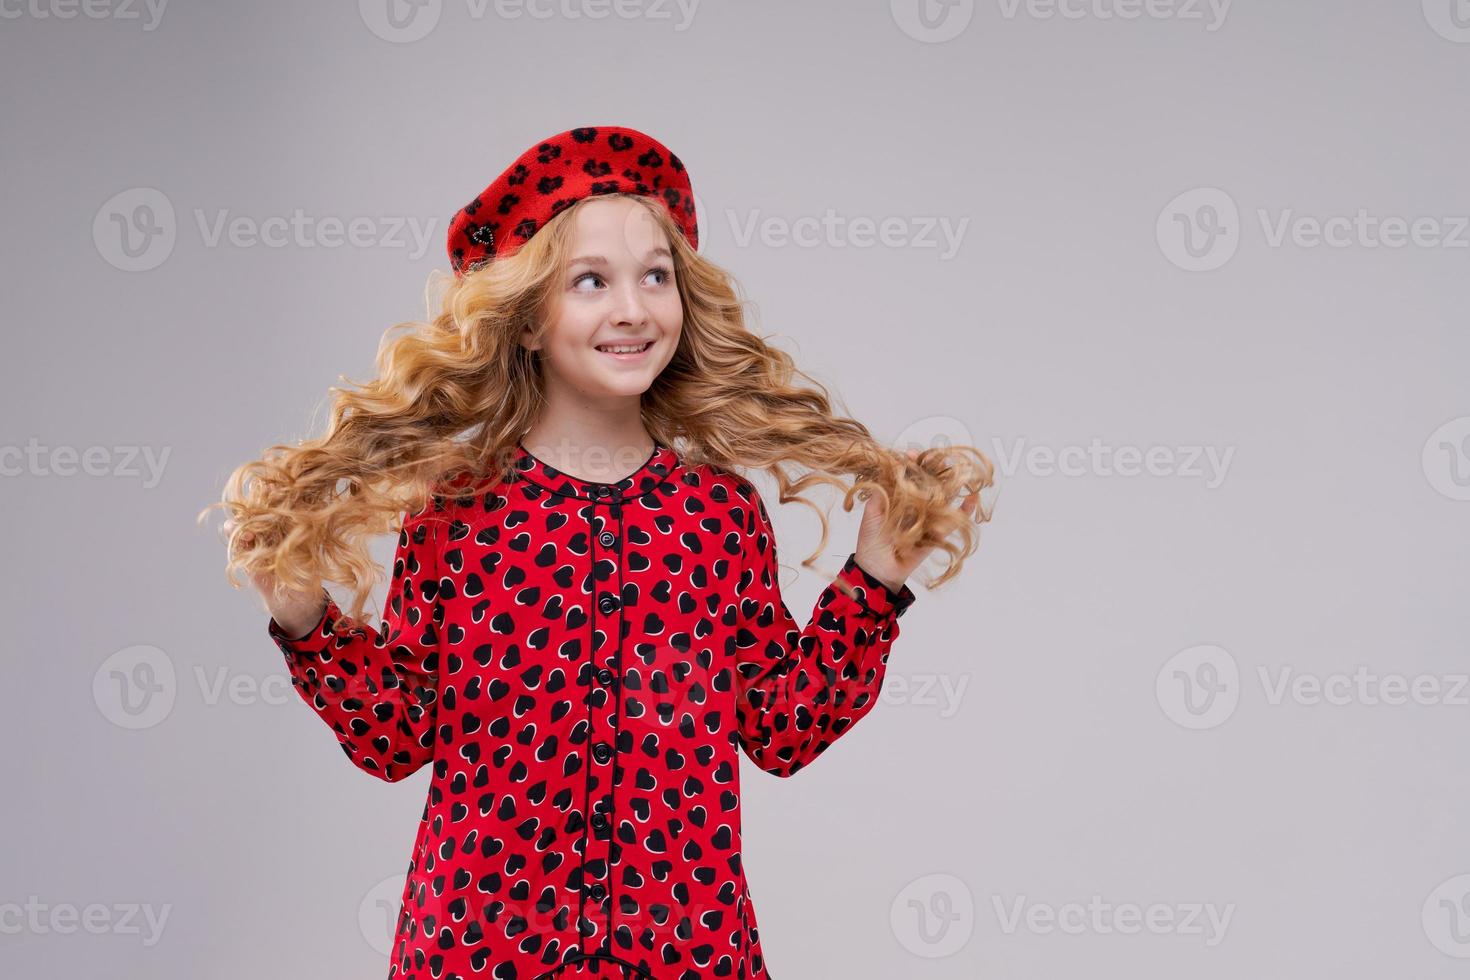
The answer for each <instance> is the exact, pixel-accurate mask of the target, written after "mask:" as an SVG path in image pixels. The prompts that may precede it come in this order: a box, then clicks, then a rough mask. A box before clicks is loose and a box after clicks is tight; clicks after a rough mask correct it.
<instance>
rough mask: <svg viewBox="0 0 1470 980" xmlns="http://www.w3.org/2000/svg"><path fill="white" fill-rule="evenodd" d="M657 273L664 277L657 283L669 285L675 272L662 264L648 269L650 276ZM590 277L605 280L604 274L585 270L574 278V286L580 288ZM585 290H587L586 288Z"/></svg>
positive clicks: (599, 281)
mask: <svg viewBox="0 0 1470 980" xmlns="http://www.w3.org/2000/svg"><path fill="white" fill-rule="evenodd" d="M655 273H657V274H658V275H660V276H662V277H663V278H661V279H660V280H659V281H658V282H657V283H656V284H655V285H659V286H664V285H667V284H668V282H669V278H670V277H671V276H672V275H673V272H671V271H670V270H669V269H667V268H665V267H664V266H661V265H659V266H654V267H653V268H652V269H649V270H648V275H650V276H651V275H653V274H655ZM588 279H592V280H595V281H596V282H598V283H601V282H602V281H603V279H602V276H600V275H598V274H597V273H595V272H584V273H582V274H581V275H580V276H578V277H577V278H575V279H573V280H572V288H573V289H580V288H581V285H582V283H583V282H585V281H586V280H588ZM583 291H584V292H585V290H583Z"/></svg>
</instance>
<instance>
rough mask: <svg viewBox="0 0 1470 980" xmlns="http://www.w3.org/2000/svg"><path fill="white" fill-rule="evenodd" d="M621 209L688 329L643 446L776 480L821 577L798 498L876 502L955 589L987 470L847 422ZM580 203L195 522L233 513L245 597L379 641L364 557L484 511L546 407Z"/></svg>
mask: <svg viewBox="0 0 1470 980" xmlns="http://www.w3.org/2000/svg"><path fill="white" fill-rule="evenodd" d="M619 196H627V197H633V198H634V200H637V201H638V202H639V203H641V204H642V205H643V206H644V207H645V208H647V210H648V211H649V213H650V214H652V215H653V217H654V219H655V220H656V221H657V222H658V223H659V225H660V226H661V227H662V228H663V230H664V234H665V235H666V236H667V238H668V242H669V247H670V250H671V251H672V252H673V264H674V280H675V282H676V284H677V287H678V290H679V297H680V299H681V301H682V303H683V310H684V322H683V329H682V333H681V336H680V338H679V344H678V348H677V349H676V351H675V352H674V355H673V358H672V360H670V362H669V363H668V365H667V366H666V367H665V368H664V370H663V371H662V372H661V373H660V374H659V376H658V377H657V378H656V379H655V381H654V382H653V384H652V386H651V387H650V388H649V389H648V391H646V392H645V393H644V395H643V398H642V414H643V422H644V425H645V427H646V428H647V430H648V432H649V434H650V435H651V436H652V437H653V438H655V439H656V440H658V442H660V443H661V444H663V445H665V446H668V447H670V448H672V449H674V450H675V451H676V452H678V453H679V455H680V456H681V457H682V458H683V459H684V461H685V463H686V465H690V466H699V465H706V464H707V465H710V466H713V467H717V468H720V469H723V470H725V471H727V472H732V473H737V474H739V471H740V469H742V468H743V469H746V470H762V471H765V472H767V473H769V474H770V475H771V476H772V477H774V479H775V482H776V486H777V488H778V493H779V500H780V502H781V503H788V502H792V501H797V502H800V503H803V504H805V505H806V506H809V507H811V508H812V509H813V510H814V511H815V512H816V513H817V515H818V518H819V519H820V521H821V525H822V537H821V541H820V542H819V543H818V544H817V547H816V549H815V550H814V551H813V552H812V554H811V555H809V556H808V557H807V558H805V559H803V560H802V565H803V566H805V567H814V563H815V560H816V558H817V556H818V555H819V554H821V552H822V549H823V548H825V547H826V544H827V538H828V531H829V527H828V523H827V516H826V513H825V512H824V511H823V509H822V508H821V507H819V506H817V504H816V503H815V502H814V501H813V500H811V499H809V498H808V497H806V496H805V495H804V491H807V490H808V489H810V488H812V487H814V486H816V485H819V484H828V485H831V486H835V487H836V488H837V489H838V491H840V492H841V493H842V494H843V497H842V507H843V510H844V511H850V510H851V509H852V507H853V501H854V499H866V497H867V496H868V495H870V494H877V495H878V496H879V497H880V498H882V499H883V500H884V501H885V503H886V505H887V506H886V509H885V513H884V518H883V527H884V529H885V530H886V531H888V532H889V533H890V534H891V535H892V540H893V542H894V543H895V548H896V551H897V552H898V554H899V555H906V554H910V553H912V551H911V549H922V548H929V547H933V548H934V549H935V552H934V555H933V556H931V557H940V556H943V558H944V567H943V569H942V571H940V572H939V573H938V574H937V575H935V576H932V577H931V578H930V579H929V581H927V582H926V585H927V586H928V587H929V588H936V587H938V586H939V585H941V584H943V583H944V582H946V581H948V580H950V579H951V578H953V577H954V576H955V575H957V574H958V573H959V571H960V568H961V566H962V564H963V562H964V560H965V559H966V558H968V557H969V556H970V555H972V554H973V553H974V551H975V549H976V547H977V546H978V544H979V527H978V525H979V524H980V523H983V522H984V521H987V520H989V519H990V514H989V512H988V511H987V510H985V509H984V507H983V506H981V507H980V508H979V509H977V511H976V513H975V514H974V515H973V516H971V515H968V514H966V513H964V512H963V511H961V510H960V508H959V507H958V505H957V504H956V498H957V497H963V496H965V495H968V494H971V493H975V494H978V493H980V491H982V490H983V489H985V488H987V487H989V486H991V485H992V483H993V479H994V466H993V465H992V463H991V461H990V459H989V457H987V456H986V455H985V454H984V453H982V452H981V451H980V450H978V449H976V448H975V447H973V446H966V445H958V446H937V447H932V448H928V449H924V450H922V451H921V452H919V453H918V455H917V456H916V457H912V458H911V457H910V456H909V455H908V454H907V453H906V452H903V451H900V450H896V449H893V448H890V447H888V446H885V445H883V444H881V443H879V442H878V441H877V440H876V439H874V438H873V436H872V434H871V433H870V432H869V431H868V429H867V428H866V427H865V426H864V425H863V424H862V423H860V422H858V421H856V420H855V419H852V418H848V417H846V416H844V415H841V414H838V413H836V412H834V410H833V407H832V400H831V397H830V396H829V393H828V391H827V389H826V388H825V387H824V386H823V385H822V384H821V383H819V382H818V381H816V380H815V379H813V378H812V377H810V376H808V375H807V374H805V373H804V372H802V371H800V370H798V369H797V367H796V366H795V364H794V362H793V361H792V358H791V357H790V355H788V354H787V353H785V352H784V351H781V350H778V349H777V348H775V347H772V346H769V345H768V344H767V343H766V342H765V340H763V339H762V338H761V337H759V336H757V335H756V334H755V333H753V332H751V331H750V330H749V329H748V328H747V327H746V324H745V301H744V300H742V299H740V298H739V296H738V295H737V288H738V287H737V285H736V283H735V281H734V280H733V278H732V277H731V276H730V275H729V274H728V273H727V272H725V271H724V270H723V269H721V268H720V267H719V266H717V265H715V264H714V263H713V262H711V261H709V260H708V259H706V258H704V257H702V256H700V255H699V254H698V253H696V252H695V251H694V250H693V249H692V248H690V246H689V243H688V240H687V239H685V238H684V235H683V233H682V232H681V231H680V230H679V228H678V226H677V225H676V224H674V222H673V219H672V218H671V217H670V216H669V214H668V212H667V210H666V209H665V208H664V207H663V206H662V204H661V203H659V202H657V201H654V200H651V199H644V198H641V197H638V196H636V195H627V194H620V195H619ZM582 203H583V202H578V203H576V204H574V205H572V206H571V207H568V208H566V209H564V210H563V211H561V212H560V213H558V214H557V215H556V216H555V217H554V218H552V220H551V221H549V222H548V223H547V224H546V225H545V226H544V227H543V228H542V229H541V230H540V231H538V232H537V233H536V234H535V235H533V236H532V237H531V238H530V239H528V240H527V241H526V242H525V243H524V244H523V245H521V247H520V248H519V249H517V250H516V251H515V252H513V253H511V254H510V255H507V256H500V257H497V258H495V259H494V260H493V261H491V262H488V263H485V264H482V265H480V266H478V267H474V268H472V269H470V270H469V271H468V272H466V273H465V274H464V275H463V276H462V277H460V278H457V279H456V278H452V277H449V276H447V275H445V274H444V273H442V272H440V273H437V274H436V278H438V279H439V280H440V281H444V289H443V292H442V294H441V295H440V296H439V299H438V313H437V314H434V312H433V308H434V299H433V297H432V290H433V286H432V280H431V287H430V293H431V295H430V296H429V300H428V302H429V312H430V315H431V319H429V320H427V321H426V322H419V321H410V322H407V323H399V324H396V325H395V326H393V327H391V328H389V330H388V331H387V332H385V334H384V336H383V340H382V342H381V344H380V346H379V349H378V355H377V377H376V378H373V379H372V380H370V381H367V382H366V383H361V384H359V383H357V382H352V381H351V380H350V379H346V378H344V379H343V380H347V381H348V384H349V385H350V386H351V387H350V388H338V387H332V388H330V389H329V391H330V392H332V393H333V397H332V405H331V416H330V421H329V424H328V427H327V431H326V434H325V435H323V436H321V437H320V438H315V439H308V440H305V441H302V442H301V443H300V444H298V445H295V446H291V445H285V444H276V445H273V446H270V447H269V448H268V449H267V450H266V451H265V452H264V453H263V454H262V457H261V458H260V459H258V460H255V461H252V462H249V463H245V464H243V465H241V466H239V467H238V468H236V469H235V471H234V472H233V473H232V474H231V475H230V477H229V479H228V481H227V484H226V486H225V489H224V492H223V494H222V497H221V500H220V501H219V502H216V503H212V504H210V505H209V506H208V507H206V508H205V509H204V511H202V512H201V513H200V515H199V517H200V520H203V518H204V517H205V515H206V514H207V513H208V511H209V510H211V509H212V508H215V507H222V508H225V509H226V510H227V511H228V512H229V521H228V522H227V524H228V526H230V528H231V529H230V533H229V537H228V555H229V558H228V560H227V564H226V568H225V574H226V578H228V579H229V581H230V583H231V584H232V585H234V586H235V587H236V588H239V587H240V584H239V582H238V581H237V580H236V578H235V573H236V572H237V571H239V572H243V573H245V574H247V575H252V576H253V575H258V574H262V573H265V574H269V575H271V576H273V577H274V578H275V581H276V583H277V588H278V589H281V590H290V591H294V592H298V593H311V592H313V591H320V589H321V586H322V583H323V582H332V583H338V584H341V585H345V586H347V587H349V588H350V589H351V590H352V596H353V598H352V602H351V604H350V608H349V606H345V605H344V606H343V607H341V608H342V609H343V612H344V614H345V616H346V619H347V620H349V621H350V622H348V623H345V624H344V627H343V628H347V627H350V626H355V625H359V624H363V623H366V622H368V621H369V616H370V612H369V610H368V609H367V608H366V603H367V601H368V599H369V598H370V597H371V594H372V590H373V589H374V588H375V587H376V584H377V582H378V581H380V580H381V577H382V574H383V573H382V569H381V568H380V567H379V566H378V564H377V563H376V562H374V561H373V559H372V556H371V554H370V553H369V551H368V541H369V540H370V539H371V538H372V537H374V536H381V535H383V534H388V533H393V532H396V531H398V530H399V529H400V528H401V526H402V523H401V518H402V515H403V514H404V513H405V512H407V513H410V514H416V513H418V512H419V511H421V510H426V509H427V508H429V504H430V503H431V501H432V499H433V497H434V496H435V495H437V494H441V493H445V492H446V491H449V490H451V488H452V492H451V494H450V495H462V494H467V493H474V492H479V491H481V490H484V489H486V488H488V487H492V486H494V485H495V484H496V483H498V482H499V481H501V480H503V479H507V478H509V477H510V476H511V469H512V464H513V460H514V457H515V451H516V447H517V443H518V442H519V440H520V438H521V437H522V435H524V434H525V433H526V432H527V431H529V430H530V429H531V427H532V424H533V423H534V421H535V419H536V416H537V413H538V411H539V408H540V406H541V404H542V403H543V400H544V399H543V384H544V382H543V376H542V367H541V364H540V363H539V359H540V357H541V354H540V352H539V351H536V350H532V349H529V348H527V347H526V346H525V345H524V344H523V343H522V332H523V329H524V328H527V327H529V328H531V330H532V334H533V336H536V337H540V336H544V333H545V330H546V323H547V317H546V315H545V314H546V313H547V312H548V311H550V310H551V309H552V304H553V302H554V299H555V297H556V296H557V295H558V288H557V287H558V286H559V284H560V282H561V278H562V271H563V270H564V269H565V267H566V263H567V262H568V261H569V259H570V248H571V243H572V236H571V234H570V231H571V229H572V228H573V227H574V224H573V221H574V216H575V212H576V211H577V209H578V207H579V206H580V205H581V204H582ZM446 280H447V281H446ZM405 328H406V329H405ZM352 388H356V389H357V390H352ZM793 470H796V472H794V473H793V472H792V471H793Z"/></svg>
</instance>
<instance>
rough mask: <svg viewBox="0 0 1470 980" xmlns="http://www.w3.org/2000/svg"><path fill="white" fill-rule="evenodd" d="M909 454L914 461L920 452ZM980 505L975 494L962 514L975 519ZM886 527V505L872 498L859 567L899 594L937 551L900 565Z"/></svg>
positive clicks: (862, 531)
mask: <svg viewBox="0 0 1470 980" xmlns="http://www.w3.org/2000/svg"><path fill="white" fill-rule="evenodd" d="M908 454H909V458H910V459H913V458H914V457H915V456H918V455H919V451H918V450H917V449H910V450H909V451H908ZM979 505H980V495H979V494H978V493H974V494H971V495H970V496H968V497H966V498H965V500H964V502H963V503H961V504H960V510H961V511H962V512H963V513H965V514H966V515H968V516H970V517H974V515H975V508H976V507H978V506H979ZM882 524H883V501H882V500H881V499H880V498H879V497H876V496H874V497H869V498H868V500H867V503H865V504H864V505H863V519H862V523H861V524H860V525H859V526H858V543H857V551H856V554H857V563H858V564H859V565H861V566H862V568H863V571H865V572H867V573H868V574H869V575H871V576H873V577H874V578H876V579H877V580H878V581H880V582H882V583H883V584H884V585H886V586H888V587H889V588H890V589H892V590H893V591H894V592H897V591H899V590H900V589H902V588H903V584H904V582H905V581H907V580H908V577H909V576H910V575H912V574H913V573H914V569H916V568H918V567H919V566H920V565H922V564H923V563H924V559H925V558H927V557H929V555H930V553H932V552H933V550H934V549H933V548H932V547H931V548H925V549H924V550H922V551H920V552H916V553H914V554H912V555H909V556H907V558H906V559H905V560H902V561H900V560H899V557H898V556H897V555H896V554H894V551H893V542H892V540H891V539H890V538H889V536H888V535H886V534H884V533H883V531H882Z"/></svg>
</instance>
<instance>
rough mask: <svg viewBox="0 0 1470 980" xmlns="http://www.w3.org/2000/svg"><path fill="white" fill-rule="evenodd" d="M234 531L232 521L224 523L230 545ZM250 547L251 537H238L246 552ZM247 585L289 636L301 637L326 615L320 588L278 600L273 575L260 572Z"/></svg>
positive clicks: (288, 594)
mask: <svg viewBox="0 0 1470 980" xmlns="http://www.w3.org/2000/svg"><path fill="white" fill-rule="evenodd" d="M234 529H235V522H234V520H233V519H230V520H227V521H225V523H224V527H223V528H222V530H223V532H224V535H225V540H226V541H229V539H230V535H231V534H233V533H234ZM253 543H254V538H253V536H251V535H249V534H245V535H241V537H240V544H241V545H243V546H244V547H247V548H248V547H250V545H251V544H253ZM250 581H251V584H252V585H254V586H255V590H256V591H257V592H259V593H260V597H261V598H262V599H264V600H265V606H266V609H267V610H268V611H269V612H270V615H271V618H272V619H274V620H275V621H276V625H277V626H279V627H280V628H281V630H282V631H283V632H285V633H286V634H287V635H288V636H293V637H296V636H302V635H303V634H305V633H306V632H307V630H310V629H311V628H312V627H313V626H315V625H316V624H317V623H318V622H320V621H321V618H322V614H323V613H325V612H326V611H327V602H326V596H325V595H324V594H323V591H322V589H320V588H318V589H317V590H316V591H315V592H292V591H283V592H282V593H281V595H280V597H279V598H277V596H276V579H275V576H274V575H271V574H269V573H267V572H260V573H258V574H253V575H251V576H250Z"/></svg>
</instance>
